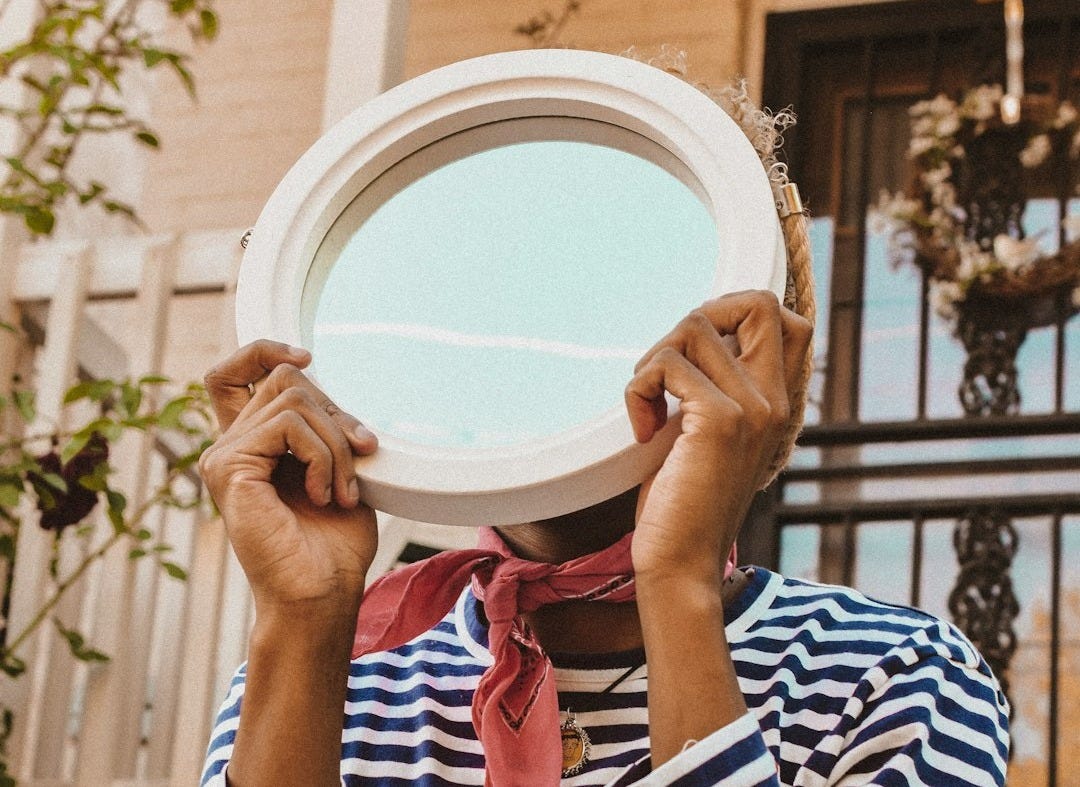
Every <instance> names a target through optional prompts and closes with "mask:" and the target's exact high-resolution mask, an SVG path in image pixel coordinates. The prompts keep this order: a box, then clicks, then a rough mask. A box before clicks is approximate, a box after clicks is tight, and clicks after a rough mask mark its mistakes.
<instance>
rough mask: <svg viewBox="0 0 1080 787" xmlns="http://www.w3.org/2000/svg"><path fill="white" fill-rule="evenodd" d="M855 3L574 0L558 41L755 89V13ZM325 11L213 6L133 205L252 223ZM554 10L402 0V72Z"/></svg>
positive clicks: (169, 222) (173, 86) (210, 222)
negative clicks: (209, 30) (189, 83)
mask: <svg viewBox="0 0 1080 787" xmlns="http://www.w3.org/2000/svg"><path fill="white" fill-rule="evenodd" d="M401 1H402V2H404V0H401ZM860 1H861V0H712V2H708V3H703V2H700V0H583V2H582V7H581V10H580V11H579V12H578V14H576V15H575V16H574V17H573V18H572V19H571V20H570V22H569V24H568V25H567V26H566V28H565V31H564V33H563V36H562V40H563V41H564V42H565V43H566V44H569V45H572V46H576V47H580V48H584V49H595V50H600V51H610V52H619V51H622V50H624V49H625V48H627V47H628V46H631V45H636V46H638V47H642V48H646V49H648V48H655V47H658V46H659V45H661V44H671V45H673V46H675V47H677V48H680V49H684V50H686V51H687V53H688V54H689V57H690V66H691V73H692V75H693V76H694V77H695V78H696V79H699V80H702V81H705V82H708V83H710V84H723V83H725V82H726V81H727V80H729V79H730V78H731V77H732V76H736V75H747V76H749V77H750V78H751V81H752V82H754V83H757V82H759V81H760V68H761V60H762V57H763V50H764V39H763V37H764V19H765V14H767V13H768V12H770V11H774V10H775V11H793V10H803V9H807V8H819V7H823V6H827V5H849V4H853V3H855V2H860ZM869 1H870V2H880V1H882V0H869ZM332 5H333V0H309V1H308V2H305V3H267V2H260V0H230V2H228V3H221V4H219V6H218V8H219V13H220V16H221V24H220V30H221V33H220V37H219V39H218V40H217V41H216V42H214V43H213V44H210V45H206V46H201V47H198V48H197V51H196V52H195V56H194V58H193V71H194V74H195V80H196V83H197V85H198V91H199V96H198V101H197V103H192V101H191V100H190V99H189V97H188V96H187V94H186V92H185V91H184V90H183V88H182V87H181V86H180V85H179V82H178V81H177V80H176V79H174V78H172V77H171V75H169V74H165V73H162V74H159V75H158V77H157V78H156V79H155V80H154V84H153V87H152V96H151V98H150V101H149V111H150V113H151V116H152V118H153V126H154V128H155V129H156V130H157V131H158V132H159V133H160V136H161V139H162V149H161V150H160V151H158V152H156V153H151V154H145V163H144V164H143V166H142V167H141V168H140V170H141V175H140V181H141V188H140V193H141V196H140V198H139V200H138V204H139V211H140V214H141V215H142V217H143V219H144V221H145V222H146V224H147V226H148V227H149V228H150V229H151V230H153V231H175V230H180V231H183V230H191V229H204V228H224V227H240V226H250V225H251V224H253V223H254V221H255V219H256V217H257V216H258V213H259V211H260V210H261V208H262V205H263V203H264V202H265V200H266V198H267V197H268V196H269V195H270V192H271V191H272V190H273V187H274V185H275V184H276V183H277V181H278V180H279V179H280V178H281V176H282V175H283V174H284V173H285V171H286V170H287V169H288V167H289V166H290V165H291V164H292V162H293V161H295V160H296V158H297V157H298V156H299V155H300V154H301V153H302V152H303V151H304V150H305V149H306V148H307V147H308V146H309V145H310V144H311V143H312V142H313V141H314V140H315V139H316V138H317V137H318V135H319V133H320V130H321V120H322V113H323V106H322V102H323V96H324V92H325V83H326V74H325V72H326V63H327V58H326V51H327V46H328V42H329V38H330V24H331V11H332ZM561 7H562V0H468V2H462V1H461V0H411V2H409V20H408V27H407V31H408V32H407V38H406V54H405V76H406V77H410V76H415V75H417V74H420V73H423V72H425V71H428V70H430V69H432V68H435V67H438V66H440V65H444V64H447V63H450V62H453V61H456V60H460V59H463V58H467V57H472V56H476V55H480V54H485V53H488V52H495V51H504V50H508V49H519V48H523V47H527V46H529V45H530V42H529V41H528V40H527V39H526V38H524V37H523V36H521V35H519V34H516V33H515V32H514V28H515V27H516V26H517V25H519V24H521V23H522V22H525V21H526V20H527V19H529V18H530V17H531V16H534V15H536V14H538V13H540V12H542V11H544V10H550V11H557V10H558V9H560V8H561ZM110 227H111V229H113V230H115V228H116V224H115V223H110Z"/></svg>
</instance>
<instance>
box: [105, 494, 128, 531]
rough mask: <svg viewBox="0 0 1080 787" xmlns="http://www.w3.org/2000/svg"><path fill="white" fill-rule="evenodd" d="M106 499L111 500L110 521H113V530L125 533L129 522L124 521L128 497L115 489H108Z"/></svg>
mask: <svg viewBox="0 0 1080 787" xmlns="http://www.w3.org/2000/svg"><path fill="white" fill-rule="evenodd" d="M105 499H106V500H108V501H109V510H108V514H109V522H110V523H112V526H113V530H114V531H115V532H117V533H123V532H124V531H125V530H127V523H126V522H125V521H124V509H125V508H126V507H127V498H125V497H124V496H123V495H122V494H120V493H119V492H117V491H116V490H115V489H106V490H105Z"/></svg>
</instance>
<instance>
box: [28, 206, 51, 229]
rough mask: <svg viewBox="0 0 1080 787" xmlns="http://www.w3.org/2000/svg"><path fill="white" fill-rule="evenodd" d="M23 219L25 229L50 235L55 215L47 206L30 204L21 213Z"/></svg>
mask: <svg viewBox="0 0 1080 787" xmlns="http://www.w3.org/2000/svg"><path fill="white" fill-rule="evenodd" d="M23 221H24V222H25V223H26V227H27V229H29V230H30V231H31V232H32V233H34V234H35V235H50V234H52V231H53V227H54V226H55V224H56V216H54V215H53V212H52V211H51V210H48V209H47V208H39V207H36V206H30V207H28V208H27V210H26V212H25V213H24V214H23Z"/></svg>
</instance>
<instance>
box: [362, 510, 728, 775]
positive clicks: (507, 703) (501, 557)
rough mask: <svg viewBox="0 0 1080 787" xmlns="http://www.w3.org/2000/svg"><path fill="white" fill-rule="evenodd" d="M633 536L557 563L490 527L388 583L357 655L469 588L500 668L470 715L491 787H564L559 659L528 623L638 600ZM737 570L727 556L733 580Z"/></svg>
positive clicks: (437, 612)
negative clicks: (544, 613)
mask: <svg viewBox="0 0 1080 787" xmlns="http://www.w3.org/2000/svg"><path fill="white" fill-rule="evenodd" d="M632 536H633V533H628V534H626V535H625V536H624V537H623V538H622V539H620V540H619V541H618V542H616V543H615V544H613V545H612V546H610V547H608V548H607V549H604V550H602V551H600V552H596V553H594V554H591V555H585V556H584V557H579V558H577V559H575V560H571V561H569V562H566V563H563V564H561V565H554V564H551V563H535V562H533V561H531V560H524V559H522V558H519V557H515V556H514V554H513V553H512V552H511V551H510V549H509V548H508V547H507V546H506V544H505V543H504V542H503V540H502V539H501V538H500V537H499V534H498V533H496V532H495V531H494V530H493V529H491V528H486V527H484V528H480V538H479V544H478V548H477V549H465V550H459V551H455V552H443V553H440V554H438V555H435V556H434V557H432V558H429V559H428V560H423V561H420V562H418V563H413V564H412V565H410V566H406V567H405V568H402V569H400V570H399V571H395V572H393V573H391V574H387V575H386V576H384V577H382V578H380V579H379V580H378V581H376V582H375V583H374V584H373V585H372V586H371V587H370V588H368V590H367V593H365V595H364V600H363V602H362V603H361V605H360V615H359V620H358V624H357V630H356V638H355V640H354V641H353V649H352V656H353V658H356V657H358V656H363V655H365V654H368V653H373V652H376V651H381V650H392V649H393V648H396V647H398V646H399V645H403V644H405V643H406V642H408V641H409V640H411V639H413V638H415V637H417V636H419V635H421V634H423V633H424V632H425V631H428V630H429V629H430V628H432V627H433V626H434V625H435V624H436V623H438V622H439V621H440V620H442V619H443V618H444V617H445V616H446V614H447V613H448V612H449V611H450V610H451V609H452V608H453V606H454V604H455V603H456V602H457V599H458V597H459V596H460V595H461V592H462V591H463V590H464V589H465V586H466V584H468V583H469V582H470V580H471V581H472V586H473V592H474V593H475V594H476V596H477V598H479V599H480V600H481V601H483V602H484V612H485V614H486V616H487V619H488V622H489V625H490V628H489V630H488V647H489V649H490V650H491V655H492V656H493V657H494V659H495V663H494V664H492V665H491V666H490V667H488V669H487V671H486V672H485V673H484V675H483V676H482V677H481V678H480V684H479V686H478V687H477V689H476V693H475V694H474V695H473V703H472V716H473V726H474V727H475V728H476V734H477V737H478V738H479V740H480V742H481V744H482V745H483V747H484V756H485V759H486V762H487V774H486V779H485V783H486V784H488V785H493V784H497V785H499V787H538V786H540V787H545V786H546V785H557V784H558V783H559V778H560V774H561V771H562V745H561V742H560V739H559V705H558V697H557V695H556V691H555V680H554V675H553V672H552V666H551V661H550V660H549V659H548V657H547V654H546V653H544V650H543V649H542V648H541V647H540V643H539V642H538V641H537V640H536V638H535V637H534V636H533V633H532V631H531V630H530V629H529V627H528V626H527V625H525V623H524V621H523V620H522V615H524V614H527V613H529V612H532V611H534V610H536V609H538V608H540V607H542V606H544V605H545V604H557V603H559V602H561V601H571V600H588V601H606V602H612V603H618V602H623V601H633V599H634V570H633V565H632V563H631V561H630V541H631V538H632ZM734 565H735V552H734V549H732V554H731V555H730V556H729V557H728V563H727V566H726V572H725V575H726V574H730V573H731V571H732V570H733V569H734Z"/></svg>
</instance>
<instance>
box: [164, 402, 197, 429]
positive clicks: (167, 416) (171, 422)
mask: <svg viewBox="0 0 1080 787" xmlns="http://www.w3.org/2000/svg"><path fill="white" fill-rule="evenodd" d="M191 402H192V397H190V396H178V397H176V398H175V399H173V400H172V401H170V402H168V403H167V404H166V405H165V406H164V407H162V408H161V412H160V413H158V417H157V422H158V426H160V427H161V428H162V429H177V428H179V427H181V426H182V425H183V424H182V423H181V420H180V419H181V417H182V416H183V414H184V412H185V411H187V409H188V406H189V405H190V404H191Z"/></svg>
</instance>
